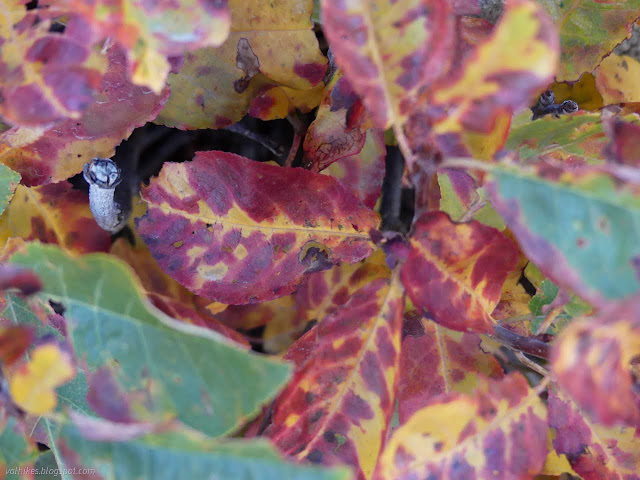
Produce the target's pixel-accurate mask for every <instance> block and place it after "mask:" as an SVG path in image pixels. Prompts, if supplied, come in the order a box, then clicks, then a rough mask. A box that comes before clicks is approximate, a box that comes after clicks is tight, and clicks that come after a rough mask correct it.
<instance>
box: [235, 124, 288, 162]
mask: <svg viewBox="0 0 640 480" xmlns="http://www.w3.org/2000/svg"><path fill="white" fill-rule="evenodd" d="M225 130H229V131H230V132H233V133H237V134H239V135H242V136H243V137H247V138H248V139H250V140H253V141H254V142H256V143H259V144H260V145H262V146H263V147H264V148H266V149H267V150H269V151H270V152H271V153H273V154H274V155H275V156H276V157H282V156H284V154H285V153H286V148H285V147H284V146H282V145H280V144H279V143H277V142H274V141H273V140H272V139H270V138H269V137H267V136H266V135H262V134H260V133H257V132H254V131H252V130H249V129H248V128H246V127H244V126H243V125H240V124H239V123H234V124H233V125H230V126H228V127H227V128H226V129H225Z"/></svg>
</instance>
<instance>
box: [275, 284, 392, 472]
mask: <svg viewBox="0 0 640 480" xmlns="http://www.w3.org/2000/svg"><path fill="white" fill-rule="evenodd" d="M402 310H403V292H402V286H401V285H400V282H399V281H398V279H397V275H396V276H394V278H393V279H392V280H391V281H389V280H384V279H379V280H376V281H374V282H372V283H370V284H368V285H367V286H365V287H364V288H362V289H361V290H359V291H358V293H356V294H355V295H354V296H353V297H352V298H351V299H350V300H349V302H348V303H346V304H345V305H344V306H343V307H342V308H340V309H339V310H338V311H337V312H336V313H335V314H333V315H331V316H329V317H327V318H325V319H324V320H323V321H322V322H320V324H318V325H317V326H316V327H314V329H313V330H311V331H309V332H308V333H307V334H306V335H305V336H303V337H302V338H301V339H300V341H301V342H302V343H304V344H305V345H307V346H308V343H309V342H310V341H312V340H313V339H314V337H315V343H316V346H315V348H314V349H313V350H312V351H311V352H310V353H308V354H305V356H306V359H304V360H302V359H301V360H300V363H299V365H298V368H297V370H296V372H295V373H294V378H293V381H292V382H291V383H290V384H289V386H288V387H287V388H286V390H285V391H284V392H283V393H282V394H281V395H280V397H279V398H278V399H277V400H276V403H275V406H274V411H273V424H272V425H271V427H270V429H269V430H268V434H269V436H270V437H271V439H272V440H273V441H274V442H275V444H276V445H277V446H278V447H279V448H280V449H281V450H282V451H283V452H284V453H287V454H290V455H294V456H295V457H297V458H299V459H306V460H309V461H311V462H317V463H323V464H325V465H334V464H337V463H342V464H347V465H351V466H353V467H355V468H356V469H357V471H358V472H359V478H370V477H371V474H372V472H373V469H374V467H375V463H376V460H377V458H378V454H379V452H380V450H381V448H382V442H383V440H384V438H385V433H386V430H387V426H388V424H389V421H390V419H391V415H392V413H393V408H394V404H395V402H394V397H395V383H396V379H397V374H398V361H399V353H400V333H401V325H402ZM292 348H296V345H295V344H294V346H293V347H292ZM307 351H308V350H307Z"/></svg>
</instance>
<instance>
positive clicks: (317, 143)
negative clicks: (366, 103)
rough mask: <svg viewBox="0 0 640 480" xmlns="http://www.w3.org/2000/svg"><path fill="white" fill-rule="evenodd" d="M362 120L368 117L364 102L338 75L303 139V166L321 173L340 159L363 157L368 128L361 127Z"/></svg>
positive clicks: (339, 73)
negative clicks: (352, 156) (361, 153)
mask: <svg viewBox="0 0 640 480" xmlns="http://www.w3.org/2000/svg"><path fill="white" fill-rule="evenodd" d="M358 117H360V118H358ZM362 117H368V115H367V113H366V112H365V111H364V107H363V106H362V101H361V100H360V98H359V97H358V96H357V95H356V93H355V92H354V91H353V88H352V87H351V84H350V83H349V80H347V79H346V78H345V77H343V76H342V72H340V71H337V72H336V73H335V74H334V75H333V78H332V79H331V83H329V84H328V85H327V89H326V90H325V95H324V98H323V99H322V103H321V104H320V108H318V113H317V114H316V118H315V120H314V121H313V122H312V123H311V125H309V129H308V130H307V134H306V136H305V137H304V144H303V148H304V155H305V158H304V161H303V166H304V167H305V168H308V169H309V170H311V171H313V172H319V171H321V170H324V169H325V168H327V167H328V166H329V165H331V164H332V163H333V162H335V161H337V160H340V159H341V158H344V157H348V156H351V155H356V154H358V153H360V151H361V150H362V147H363V146H364V142H365V137H366V127H362V126H361V125H360V124H361V123H362V122H363V120H362Z"/></svg>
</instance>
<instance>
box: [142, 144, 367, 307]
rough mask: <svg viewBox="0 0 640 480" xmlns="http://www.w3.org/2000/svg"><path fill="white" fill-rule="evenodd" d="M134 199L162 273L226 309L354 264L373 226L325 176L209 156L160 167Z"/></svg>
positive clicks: (226, 156)
mask: <svg viewBox="0 0 640 480" xmlns="http://www.w3.org/2000/svg"><path fill="white" fill-rule="evenodd" d="M283 185H286V186H287V188H282V186H283ZM142 198H143V199H144V200H145V201H146V202H147V204H148V205H149V209H148V212H147V214H146V215H145V216H144V217H142V218H141V219H140V220H139V221H138V224H137V225H138V230H139V232H140V234H141V236H142V238H143V239H144V241H145V242H146V243H147V245H148V246H149V249H150V250H151V253H152V254H153V255H154V257H155V258H156V260H158V263H159V265H160V266H161V267H162V269H163V270H164V271H165V272H167V273H168V274H169V275H171V276H172V277H173V278H175V279H176V280H177V281H178V282H179V283H181V284H182V285H184V286H185V287H187V288H188V289H190V290H191V291H193V292H195V293H197V294H198V295H202V296H204V297H207V298H211V299H212V300H216V301H219V302H223V303H231V304H242V303H253V302H260V301H265V300H270V299H273V298H276V297H281V296H283V295H286V294H289V293H291V292H292V291H293V290H295V288H296V286H297V285H298V284H299V283H300V281H301V280H302V277H303V275H304V273H305V272H306V273H310V272H314V271H319V270H325V269H327V268H329V267H331V266H332V265H333V264H334V263H340V262H351V263H353V262H357V261H359V260H362V259H363V258H365V257H367V256H368V255H369V254H370V253H371V242H370V240H369V236H368V231H369V230H370V229H372V228H376V227H377V225H378V218H377V215H376V214H375V213H374V212H373V211H371V210H370V209H368V208H366V207H365V206H364V205H362V204H361V203H360V202H359V201H358V200H357V199H356V198H355V197H354V196H353V194H351V193H350V192H348V191H347V190H345V189H344V187H342V186H341V185H340V184H339V183H338V182H337V181H336V180H334V179H332V178H330V177H328V176H326V175H320V174H315V173H312V172H308V171H306V170H302V169H293V168H281V167H277V166H273V165H264V164H260V163H258V162H253V161H251V160H248V159H246V158H243V157H239V156H237V155H233V154H230V153H224V152H216V151H213V152H199V153H198V154H197V155H196V157H195V159H194V160H193V161H192V162H189V163H181V164H173V163H168V164H165V166H164V167H163V169H162V171H161V172H160V176H159V177H158V178H157V179H155V180H153V181H152V182H151V185H150V186H149V187H148V188H146V189H143V192H142Z"/></svg>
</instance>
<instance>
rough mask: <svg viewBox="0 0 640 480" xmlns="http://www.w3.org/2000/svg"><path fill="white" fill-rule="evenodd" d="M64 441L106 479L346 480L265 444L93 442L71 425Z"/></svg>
mask: <svg viewBox="0 0 640 480" xmlns="http://www.w3.org/2000/svg"><path fill="white" fill-rule="evenodd" d="M59 442H64V443H65V444H66V445H68V446H69V447H70V448H71V450H72V451H73V452H74V454H75V455H77V456H78V459H79V460H80V462H81V463H82V466H83V467H85V468H95V469H97V471H98V473H99V474H100V475H101V478H104V479H120V478H122V479H128V478H136V479H138V480H144V479H149V480H164V479H167V480H174V479H176V478H189V479H200V478H202V479H205V478H211V479H234V480H236V479H237V480H240V479H242V480H280V479H291V480H293V479H296V480H298V479H299V480H346V479H348V478H350V475H349V471H348V470H347V469H344V468H339V469H338V468H336V469H327V468H322V467H315V466H303V465H296V464H293V463H287V462H285V461H283V459H282V458H281V457H280V456H279V455H278V454H277V453H276V452H275V450H274V448H273V447H272V446H271V445H270V444H269V442H267V441H264V440H232V441H226V442H223V443H219V442H215V441H212V440H211V439H206V438H205V439H203V438H201V436H199V435H198V436H193V435H189V434H188V433H187V432H172V433H168V434H162V435H147V436H145V437H140V438H136V439H133V440H128V441H125V442H113V441H104V442H96V441H89V440H87V439H85V438H84V437H82V436H81V434H80V432H79V431H78V430H77V429H76V428H75V427H73V426H71V425H65V427H64V428H63V429H62V432H61V436H60V439H59Z"/></svg>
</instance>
